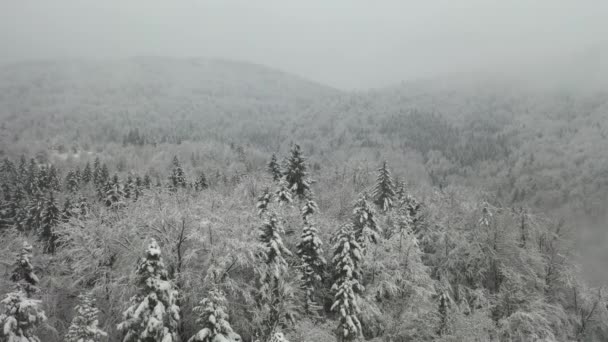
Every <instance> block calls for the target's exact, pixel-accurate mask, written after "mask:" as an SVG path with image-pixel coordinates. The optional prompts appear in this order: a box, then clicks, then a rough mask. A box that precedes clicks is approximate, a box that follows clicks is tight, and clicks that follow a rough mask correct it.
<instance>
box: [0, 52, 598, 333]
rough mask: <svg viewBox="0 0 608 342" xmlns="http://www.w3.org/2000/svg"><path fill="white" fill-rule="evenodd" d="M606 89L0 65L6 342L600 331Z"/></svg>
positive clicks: (175, 66)
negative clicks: (364, 87)
mask: <svg viewBox="0 0 608 342" xmlns="http://www.w3.org/2000/svg"><path fill="white" fill-rule="evenodd" d="M599 89H600V90H592V89H589V90H586V91H573V90H569V89H566V88H562V87H556V86H539V85H534V86H531V85H527V86H523V85H522V84H521V83H518V82H516V81H512V80H511V81H507V80H501V81H492V82H490V81H486V80H483V79H479V81H476V80H472V81H466V82H464V81H457V80H450V81H446V80H439V79H438V80H430V81H425V82H412V83H407V84H402V85H399V86H394V87H389V88H384V89H378V90H373V91H365V92H344V91H339V90H336V89H332V88H330V87H326V86H323V85H320V84H316V83H314V82H310V81H307V80H304V79H301V78H298V77H296V76H293V75H290V74H286V73H282V72H279V71H275V70H272V69H268V68H265V67H261V66H257V65H251V64H244V63H238V62H227V61H219V60H204V59H191V60H179V59H163V58H134V59H130V60H123V61H115V62H91V61H74V62H69V63H68V62H65V63H60V62H38V63H29V64H20V65H13V66H10V67H4V68H3V69H1V70H0V119H1V126H0V154H1V157H2V159H3V160H2V162H1V167H0V186H1V187H2V188H1V191H2V196H1V198H0V234H2V236H1V237H2V239H1V242H0V261H1V262H2V265H3V266H2V267H3V270H4V272H2V273H3V274H4V276H3V277H1V279H0V295H2V298H3V301H2V307H1V308H0V310H3V311H1V312H0V326H3V327H4V329H3V331H0V341H4V340H2V339H3V338H4V339H7V341H13V340H14V339H15V338H16V336H27V338H28V339H25V340H26V341H36V339H35V338H34V337H33V336H34V335H36V336H38V338H40V340H42V341H45V342H53V341H80V340H79V338H80V339H83V338H87V339H84V341H162V342H166V341H171V342H172V341H192V342H196V341H205V342H207V341H214V342H221V341H226V340H227V341H239V340H246V341H256V340H259V341H262V342H265V341H270V340H272V341H278V340H289V341H302V342H303V341H311V340H319V341H334V340H336V339H337V340H339V341H350V340H356V339H359V338H365V339H366V340H378V341H380V340H383V341H403V342H405V341H602V340H605V339H608V325H607V323H608V306H607V305H608V302H607V301H606V299H605V297H604V293H603V289H602V288H601V287H597V286H596V285H597V282H596V281H601V277H599V276H598V277H597V278H600V279H599V280H598V279H591V278H590V277H589V276H588V275H587V273H588V270H589V269H590V268H589V267H591V266H587V264H586V263H585V262H584V260H583V259H581V258H580V257H579V254H580V250H579V249H578V248H577V245H578V244H579V243H580V242H581V236H582V239H586V238H587V239H588V238H589V237H587V236H591V239H593V240H594V241H596V242H597V241H599V243H600V244H601V243H602V241H605V240H603V239H604V233H603V231H598V230H593V229H590V228H588V227H597V226H601V224H603V223H605V220H606V216H605V215H606V213H605V208H606V204H607V203H608V198H607V197H606V189H608V154H607V153H606V152H605V146H606V144H607V143H608V138H607V137H608V123H607V122H606V117H607V115H608V114H607V113H608V92H606V91H602V90H601V88H599ZM589 250H590V251H592V252H593V253H596V252H597V255H594V258H593V260H594V261H596V262H597V261H601V260H604V259H603V258H606V259H608V256H607V255H606V253H605V252H604V253H602V250H603V248H599V249H594V248H589ZM598 251H599V252H598ZM587 252H588V251H587ZM581 264H583V265H584V266H585V267H581ZM586 271H587V272H586ZM590 280H593V282H592V281H590ZM600 285H601V284H600ZM17 308H19V309H17ZM10 338H13V340H11V339H10ZM22 340H23V339H22Z"/></svg>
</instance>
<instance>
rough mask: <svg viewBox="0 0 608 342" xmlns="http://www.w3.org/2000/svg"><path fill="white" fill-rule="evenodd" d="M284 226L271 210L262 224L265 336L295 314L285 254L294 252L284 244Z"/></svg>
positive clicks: (291, 319)
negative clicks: (290, 304) (291, 303)
mask: <svg viewBox="0 0 608 342" xmlns="http://www.w3.org/2000/svg"><path fill="white" fill-rule="evenodd" d="M282 234H284V230H283V227H282V225H281V223H280V220H279V217H278V216H277V214H276V213H274V212H270V213H269V214H268V215H267V216H266V218H265V220H264V223H263V224H262V226H261V227H260V236H259V241H260V242H261V243H262V245H263V250H262V251H261V253H260V257H261V259H262V262H263V268H262V269H261V270H260V271H259V273H260V277H259V281H260V288H259V301H258V302H259V303H260V306H261V308H262V311H263V312H264V313H265V318H264V325H265V329H264V331H263V335H264V336H270V335H271V334H272V333H273V332H274V331H275V330H276V328H277V327H279V326H285V325H286V323H287V322H293V320H294V317H295V313H294V312H293V311H292V310H290V308H289V303H290V302H291V301H292V300H293V293H291V292H290V291H289V289H288V286H287V284H286V283H285V279H284V278H285V276H286V274H287V261H286V260H285V258H284V256H285V255H286V256H291V252H290V251H289V250H288V249H287V248H286V247H285V246H284V245H283V238H282V237H281V235H282Z"/></svg>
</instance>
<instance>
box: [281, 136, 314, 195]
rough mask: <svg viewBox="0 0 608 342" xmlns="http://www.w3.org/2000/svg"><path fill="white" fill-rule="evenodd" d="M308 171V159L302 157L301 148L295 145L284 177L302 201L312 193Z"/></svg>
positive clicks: (286, 165)
mask: <svg viewBox="0 0 608 342" xmlns="http://www.w3.org/2000/svg"><path fill="white" fill-rule="evenodd" d="M306 169H307V167H306V159H304V157H303V156H302V152H301V151H300V146H299V145H297V144H294V146H293V148H292V149H291V153H290V155H289V158H287V161H286V163H285V171H284V174H283V177H284V178H285V181H286V182H287V186H288V188H289V189H290V190H291V191H293V193H294V194H295V195H296V196H297V197H298V198H300V199H305V198H306V195H307V194H308V193H309V191H310V183H311V180H310V179H309V177H308V172H307V171H306Z"/></svg>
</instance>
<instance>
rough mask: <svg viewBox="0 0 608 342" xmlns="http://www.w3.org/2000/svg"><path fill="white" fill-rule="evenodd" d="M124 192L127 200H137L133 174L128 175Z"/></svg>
mask: <svg viewBox="0 0 608 342" xmlns="http://www.w3.org/2000/svg"><path fill="white" fill-rule="evenodd" d="M123 192H124V194H125V198H126V199H132V198H135V181H134V180H133V175H132V174H131V173H129V174H128V175H127V180H126V181H125V186H124V189H123Z"/></svg>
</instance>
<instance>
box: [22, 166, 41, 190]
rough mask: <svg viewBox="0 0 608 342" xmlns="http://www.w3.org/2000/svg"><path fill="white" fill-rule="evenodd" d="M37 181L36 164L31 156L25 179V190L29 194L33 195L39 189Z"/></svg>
mask: <svg viewBox="0 0 608 342" xmlns="http://www.w3.org/2000/svg"><path fill="white" fill-rule="evenodd" d="M38 183H39V182H38V165H37V164H36V161H35V160H34V158H31V159H30V163H29V166H28V169H27V176H26V179H25V190H26V191H27V193H28V194H29V195H33V194H35V193H36V192H38V190H40V189H39V188H38Z"/></svg>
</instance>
